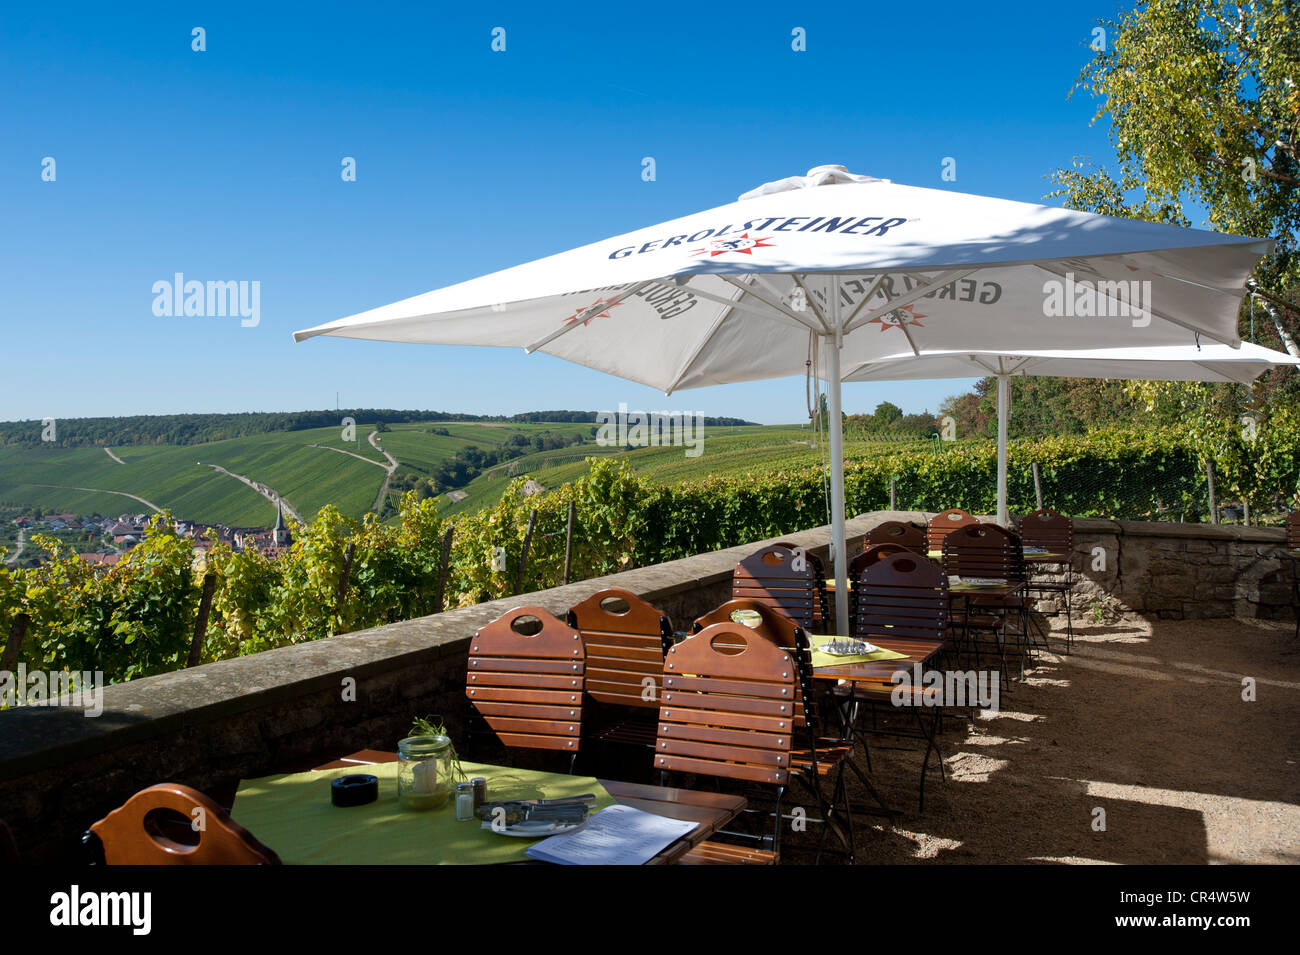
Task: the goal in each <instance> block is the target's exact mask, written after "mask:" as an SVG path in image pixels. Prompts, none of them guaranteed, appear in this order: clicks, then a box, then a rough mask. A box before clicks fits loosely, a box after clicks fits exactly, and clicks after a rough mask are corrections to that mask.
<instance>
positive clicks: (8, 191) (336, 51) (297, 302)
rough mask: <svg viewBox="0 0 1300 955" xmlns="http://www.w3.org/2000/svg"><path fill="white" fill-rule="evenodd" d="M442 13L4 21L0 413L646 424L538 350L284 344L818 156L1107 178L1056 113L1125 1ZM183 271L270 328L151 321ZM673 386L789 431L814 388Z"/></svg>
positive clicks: (1016, 194)
mask: <svg viewBox="0 0 1300 955" xmlns="http://www.w3.org/2000/svg"><path fill="white" fill-rule="evenodd" d="M440 7H442V5H438V7H435V6H434V5H431V4H411V5H409V6H402V5H396V4H392V5H390V4H383V5H366V4H354V3H348V4H330V3H320V4H316V5H312V6H310V7H298V8H289V7H286V8H282V9H277V8H275V7H274V6H273V5H271V4H266V3H260V4H239V3H221V4H210V5H205V4H197V5H190V4H133V5H125V4H124V5H108V6H105V5H100V4H96V5H81V6H79V5H77V4H60V5H54V6H51V5H46V4H32V5H23V6H18V5H14V4H9V5H6V6H5V7H4V9H3V12H0V89H3V90H4V91H5V92H4V95H3V97H0V129H2V130H3V137H2V138H0V281H2V282H3V286H4V293H3V296H2V297H0V322H2V323H3V332H4V339H3V340H4V350H3V354H4V359H3V361H2V362H0V371H2V374H3V378H4V387H3V390H2V391H0V419H3V420H13V419H22V418H41V417H47V416H54V417H73V416H81V415H126V414H154V413H174V412H185V411H205V412H211V411H248V410H261V411H275V410H296V409H305V408H326V407H331V406H332V405H333V404H334V401H335V393H336V392H337V393H339V398H340V401H341V402H342V404H343V406H344V407H390V408H393V407H395V408H435V409H444V410H456V411H468V412H479V413H486V414H509V413H513V412H517V411H526V410H533V409H542V408H587V409H598V408H612V407H616V406H617V405H618V403H619V402H627V403H628V404H629V405H630V406H631V407H634V408H635V407H660V406H662V405H663V402H664V400H665V399H664V398H663V396H662V394H661V393H659V392H657V391H654V390H652V389H649V388H644V387H641V386H637V385H633V384H630V383H627V382H624V381H621V380H618V379H616V378H612V377H609V376H606V375H601V374H599V373H596V372H593V371H589V370H586V369H583V368H579V367H576V366H574V365H570V364H567V363H565V362H561V361H559V360H557V359H553V358H550V357H548V356H543V355H534V356H531V357H529V356H525V355H524V354H523V353H522V352H520V351H514V350H503V349H473V348H439V347H429V346H411V345H395V344H386V343H377V342H359V341H348V340H344V339H336V340H327V339H317V340H312V341H309V342H306V343H303V344H298V345H295V344H294V343H293V342H292V340H291V338H290V333H291V332H292V331H293V330H294V329H299V328H306V327H309V326H312V325H317V324H320V323H322V322H325V321H329V320H331V319H334V318H338V317H341V316H344V315H348V314H351V313H354V312H357V311H361V310H363V309H366V308H370V307H373V306H376V305H381V304H384V303H387V302H390V301H394V300H397V299H399V298H404V297H406V296H409V295H414V294H418V293H420V292H425V291H428V290H430V289H433V288H438V287H440V286H443V285H447V284H450V283H452V282H457V281H460V280H463V279H467V278H472V277H474V276H476V275H480V274H483V273H486V272H490V271H494V270H496V269H500V268H505V267H508V266H511V265H515V264H518V263H520V262H523V261H527V260H530V259H535V258H539V257H541V256H544V255H549V254H551V253H553V252H558V251H562V250H564V249H567V248H570V247H572V246H576V245H580V244H583V243H586V242H590V241H594V240H596V239H600V238H604V237H606V236H610V235H615V234H618V233H621V232H625V231H628V230H630V229H633V228H637V227H640V226H644V225H647V224H650V223H653V222H656V221H659V220H662V219H667V218H670V217H673V216H677V215H682V214H686V213H688V212H692V211H696V210H698V209H703V208H708V207H710V206H714V205H719V204H722V203H725V202H729V201H731V200H733V199H734V198H735V197H736V196H737V195H739V194H740V193H741V192H743V191H745V190H747V189H749V188H752V187H753V186H756V185H759V184H761V183H763V182H767V181H770V180H773V179H779V178H782V177H785V176H789V175H796V174H802V173H803V172H805V171H806V170H807V169H809V168H810V167H812V166H816V165H821V164H824V163H840V164H843V165H845V166H848V167H849V169H850V170H851V171H853V172H858V173H866V174H870V175H875V176H881V177H884V178H888V179H893V180H894V181H896V182H902V183H907V184H911V185H919V186H929V187H933V188H948V189H954V190H957V191H961V192H972V193H981V194H986V195H992V196H1000V197H1004V198H1008V199H1017V200H1023V201H1030V202H1037V201H1043V196H1044V195H1045V194H1046V193H1047V192H1048V191H1049V190H1050V185H1049V184H1048V182H1047V181H1046V179H1045V178H1044V177H1045V176H1046V174H1047V173H1049V172H1050V171H1051V170H1052V169H1053V168H1055V167H1056V166H1058V165H1068V164H1069V162H1070V160H1071V159H1072V157H1074V156H1076V155H1087V156H1092V157H1095V158H1097V159H1099V160H1103V161H1106V162H1107V163H1108V164H1109V163H1110V149H1109V147H1108V144H1107V142H1106V137H1105V129H1104V127H1103V126H1102V125H1097V126H1090V125H1089V119H1090V118H1091V116H1092V113H1093V111H1094V108H1093V105H1092V103H1091V102H1090V101H1089V100H1088V99H1087V97H1086V96H1084V95H1083V94H1082V93H1078V94H1076V95H1075V96H1074V98H1073V99H1067V94H1068V93H1069V91H1070V89H1071V87H1072V85H1073V83H1074V81H1075V79H1076V77H1077V76H1078V73H1079V71H1080V69H1081V68H1082V66H1083V65H1084V64H1085V63H1086V62H1087V60H1088V59H1089V56H1090V51H1089V50H1088V43H1089V41H1090V40H1091V38H1092V34H1091V31H1092V28H1093V27H1094V26H1095V25H1096V23H1097V21H1098V19H1099V18H1103V17H1112V16H1114V15H1115V13H1116V12H1117V7H1116V6H1115V5H1113V4H1107V3H1101V4H1095V3H1078V4H1068V3H1067V4H1041V3H1025V4H1005V5H1002V6H1001V7H1000V8H999V9H996V10H989V9H987V8H986V7H984V5H969V6H967V5H964V4H961V5H959V4H941V3H939V4H833V5H822V6H815V5H814V6H812V7H809V6H807V5H803V4H763V3H751V4H745V5H740V6H738V5H732V4H695V3H681V4H671V3H668V4H654V5H645V4H599V5H590V6H581V7H579V6H572V7H564V8H559V7H552V6H549V5H548V6H546V7H543V6H541V5H522V4H521V5H508V4H482V5H465V6H464V7H462V8H460V9H459V10H455V11H449V10H447V9H441V8H440ZM194 27H202V28H203V29H204V30H205V31H206V46H207V49H206V50H205V51H204V52H195V51H193V50H192V49H191V43H192V36H191V31H192V29H193V28H194ZM494 27H503V28H504V29H505V31H506V51H505V52H504V53H497V52H493V51H492V49H491V43H492V30H493V28H494ZM795 27H802V28H804V30H805V31H806V35H807V50H806V52H799V53H796V52H794V51H792V49H791V31H792V30H793V29H794V28H795ZM345 156H351V157H354V158H355V160H356V170H357V178H356V181H355V182H344V181H343V180H342V179H341V177H340V168H341V162H342V159H343V157H345ZM645 156H652V157H654V159H655V161H656V166H657V178H656V180H655V181H654V182H645V181H643V180H642V178H641V168H642V167H641V160H642V158H643V157H645ZM45 157H52V158H53V159H54V160H55V171H56V179H55V181H53V182H45V181H42V178H41V173H42V162H43V160H44V158H45ZM944 157H953V158H955V159H956V161H957V180H956V182H953V183H944V182H942V181H941V180H940V168H941V162H942V160H943V158H944ZM176 272H182V273H184V274H185V275H186V277H187V278H193V279H199V280H209V279H220V280H236V281H238V280H247V281H253V280H256V281H258V282H260V284H261V320H260V323H259V324H258V325H257V326H256V327H247V328H246V327H242V326H241V324H240V322H239V320H238V319H237V318H189V319H186V318H176V317H158V316H155V315H154V313H153V310H152V305H153V299H154V295H153V292H152V286H153V283H155V282H157V281H160V280H170V279H171V277H172V276H173V274H174V273H176ZM969 385H970V382H955V381H948V382H932V383H926V382H920V383H896V384H872V385H861V384H859V385H849V386H846V389H845V408H846V410H848V411H850V412H852V411H864V410H865V411H869V410H871V409H872V408H874V407H875V405H876V404H877V403H878V402H880V401H882V400H886V399H887V400H891V401H894V402H895V403H896V404H899V405H901V406H902V407H903V408H904V409H905V410H907V411H920V410H922V409H923V408H928V409H929V410H931V411H934V410H937V407H938V404H939V402H940V401H941V400H942V399H943V398H944V397H945V396H946V395H949V394H953V393H956V392H959V391H963V390H966V388H968V387H969ZM669 401H678V402H684V403H686V404H689V405H690V406H691V408H692V409H693V410H700V411H703V412H705V413H706V414H713V415H734V416H738V417H744V418H749V419H751V420H757V421H762V422H765V423H776V422H793V421H799V420H804V419H806V411H805V410H804V407H805V406H804V382H803V380H802V379H783V380H777V381H769V382H758V383H750V384H743V385H732V386H726V387H718V388H707V389H699V390H695V391H688V392H681V393H679V394H678V395H674V396H673V398H672V399H669Z"/></svg>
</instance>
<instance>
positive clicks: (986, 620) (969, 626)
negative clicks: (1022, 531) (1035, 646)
mask: <svg viewBox="0 0 1300 955" xmlns="http://www.w3.org/2000/svg"><path fill="white" fill-rule="evenodd" d="M943 570H944V573H946V574H948V575H949V576H950V577H952V576H956V577H962V578H984V579H990V580H1002V581H1006V582H1007V583H1023V582H1024V581H1025V563H1024V555H1023V552H1022V550H1021V544H1020V538H1019V536H1017V535H1016V534H1014V533H1012V532H1011V531H1008V530H1006V529H1005V528H1002V527H1000V526H998V525H997V524H980V523H975V524H968V525H965V526H963V527H961V528H960V529H958V530H956V531H953V532H952V533H950V534H948V535H947V536H946V537H945V538H944V543H943ZM1013 617H1014V618H1017V619H1018V620H1019V621H1020V626H1019V627H1017V626H1015V625H1013V623H1012V618H1013ZM1027 621H1028V611H1027V607H1026V604H1025V600H1024V598H1023V596H1020V595H1018V594H1012V595H1011V596H1008V597H1001V596H994V595H984V594H972V595H970V596H968V597H967V599H966V606H965V609H964V610H962V611H958V612H955V613H953V614H952V616H951V618H950V621H949V622H950V623H951V624H952V625H954V626H956V627H959V628H960V629H961V631H962V633H963V634H964V635H965V636H966V637H967V638H968V641H969V643H968V645H969V646H970V647H971V648H972V649H974V650H975V655H976V663H977V665H978V661H979V650H980V641H979V640H978V639H977V637H976V635H977V634H980V633H988V634H990V635H991V636H992V638H993V644H994V646H995V648H996V650H997V654H998V660H999V664H1000V666H1001V669H1002V674H1003V677H1004V678H1005V682H1006V685H1007V687H1008V689H1009V688H1010V685H1011V679H1010V673H1009V671H1008V669H1007V646H1008V642H1009V639H1014V640H1015V641H1016V654H1017V658H1018V659H1019V663H1020V675H1021V676H1022V677H1023V676H1024V658H1025V652H1026V649H1027V648H1026V646H1025V644H1024V641H1025V640H1026V639H1027V633H1026V624H1027Z"/></svg>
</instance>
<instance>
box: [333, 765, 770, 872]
mask: <svg viewBox="0 0 1300 955" xmlns="http://www.w3.org/2000/svg"><path fill="white" fill-rule="evenodd" d="M396 759H397V754H396V753H389V752H385V751H383V750H377V749H363V750H361V751H360V752H356V753H351V754H349V755H347V756H343V757H341V758H339V759H336V760H333V761H332V762H329V763H325V764H324V765H321V766H317V767H315V768H316V769H341V768H343V767H345V766H357V767H361V766H369V765H374V764H375V763H391V762H394V761H395V760H396ZM597 782H599V783H600V784H601V785H602V786H604V787H605V791H606V792H608V793H609V794H610V795H611V796H613V797H614V801H615V802H617V803H620V804H621V805H624V806H631V807H632V808H633V809H640V810H642V811H643V812H652V813H654V814H655V815H657V816H667V817H668V818H670V819H681V820H683V821H687V822H693V823H696V826H695V829H693V830H692V831H691V832H689V833H687V834H686V835H685V836H683V837H682V838H680V839H678V840H677V841H676V842H674V843H672V844H671V845H670V846H668V847H667V848H666V849H664V850H663V852H661V853H659V854H658V855H657V856H655V857H654V858H653V859H651V860H650V861H649V862H648V863H646V864H647V865H670V864H672V863H674V862H676V861H677V860H678V859H680V858H681V857H682V856H683V855H685V854H686V853H687V852H689V851H690V850H691V849H693V848H695V847H696V846H697V845H699V844H700V843H702V842H704V841H706V840H707V839H708V838H709V837H710V836H712V835H713V834H714V833H715V832H717V831H718V830H719V829H721V828H723V827H724V826H726V825H727V823H729V822H731V820H733V819H735V818H736V817H737V816H738V815H740V814H741V813H742V812H743V811H744V809H745V806H746V805H748V803H747V801H746V799H745V797H744V796H731V795H727V794H726V793H709V792H699V791H697V790H694V789H674V788H670V787H664V786H646V785H642V784H640V783H625V782H621V781H619V780H614V779H598V780H597Z"/></svg>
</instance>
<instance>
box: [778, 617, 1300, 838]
mask: <svg viewBox="0 0 1300 955" xmlns="http://www.w3.org/2000/svg"><path fill="white" fill-rule="evenodd" d="M1075 633H1076V641H1075V645H1074V650H1073V652H1072V653H1071V654H1069V655H1065V654H1063V653H1060V652H1059V651H1060V650H1061V649H1063V646H1064V642H1063V639H1062V636H1063V635H1062V634H1060V633H1057V634H1054V635H1053V639H1052V646H1053V648H1054V649H1055V650H1057V651H1058V652H1050V653H1041V654H1040V655H1039V657H1038V659H1037V660H1036V662H1035V665H1034V668H1033V669H1032V670H1031V671H1029V672H1028V673H1027V674H1026V679H1025V681H1024V682H1023V683H1020V682H1017V683H1014V684H1013V688H1012V690H1011V692H1009V693H1007V692H1003V693H1002V696H1001V699H1000V701H999V702H1000V707H999V709H998V711H997V712H996V713H994V712H990V711H985V712H982V713H980V714H979V716H978V717H977V718H976V719H975V720H974V722H973V723H971V722H968V721H967V720H965V719H962V718H955V719H954V718H948V719H946V720H945V724H944V730H943V732H942V733H941V734H940V737H939V741H940V748H941V751H942V753H943V756H944V765H945V770H946V773H947V780H946V781H945V782H941V781H940V778H939V774H938V772H937V767H936V766H935V764H934V762H933V760H932V762H931V765H930V773H929V778H928V781H927V784H926V793H925V796H926V799H925V811H924V813H919V812H918V808H917V784H918V777H919V773H920V766H921V754H922V751H923V750H922V746H921V744H920V743H919V742H917V741H902V740H896V739H895V740H890V739H887V738H882V737H877V736H872V737H869V738H868V741H869V745H870V747H871V759H872V767H873V771H872V772H871V773H870V778H871V780H872V782H873V784H874V785H875V786H876V788H877V790H878V791H879V792H880V794H881V795H882V797H883V798H884V800H885V802H886V803H887V804H889V805H891V806H893V807H895V808H899V809H902V810H903V813H902V815H901V816H898V817H897V818H895V820H894V821H893V823H892V825H886V824H882V823H881V822H880V820H879V819H875V820H866V819H864V820H863V822H864V825H859V826H858V831H857V847H858V852H857V858H858V862H859V864H881V863H886V864H905V863H931V862H946V863H982V864H991V863H1078V864H1088V863H1091V864H1107V863H1110V864H1131V863H1170V864H1210V863H1214V864H1219V863H1296V862H1300V774H1298V773H1297V760H1300V729H1298V727H1300V641H1297V640H1296V639H1295V637H1294V633H1295V626H1294V624H1293V623H1274V622H1266V621H1258V620H1237V619H1226V620H1204V621H1148V620H1142V619H1124V620H1120V621H1118V622H1114V623H1107V624H1103V625H1085V626H1081V627H1076V630H1075ZM1247 677H1249V678H1252V679H1253V681H1254V697H1255V699H1254V701H1253V702H1247V701H1245V700H1243V693H1244V692H1246V688H1245V687H1244V686H1243V680H1244V679H1245V678H1247ZM857 758H858V760H859V763H861V762H862V756H861V752H860V751H859V753H858V754H857ZM850 789H851V792H852V794H853V796H854V798H855V799H866V798H867V797H866V794H865V790H864V789H863V788H862V787H861V785H860V784H857V783H856V781H855V783H854V785H853V786H851V787H850ZM1098 809H1100V810H1104V831H1101V825H1100V824H1101V822H1102V821H1103V818H1102V817H1101V816H1100V815H1099V814H1098V813H1097V810H1098ZM819 833H820V827H819V826H816V825H812V824H809V825H808V831H807V832H805V833H803V834H792V835H791V836H789V837H786V843H785V846H784V848H785V849H793V848H795V847H796V846H797V845H800V844H807V842H808V841H809V840H810V839H813V840H814V841H815V836H816V835H817V834H819ZM783 855H784V856H785V858H786V859H788V861H790V862H794V863H798V862H801V861H811V859H810V857H808V856H806V855H804V854H802V853H798V852H784V853H783Z"/></svg>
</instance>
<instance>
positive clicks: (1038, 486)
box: [1030, 461, 1043, 511]
mask: <svg viewBox="0 0 1300 955" xmlns="http://www.w3.org/2000/svg"><path fill="white" fill-rule="evenodd" d="M1030 468H1031V469H1032V470H1033V472H1034V500H1035V501H1036V502H1037V503H1038V509H1039V510H1040V511H1041V510H1042V509H1043V478H1042V475H1040V474H1039V473H1038V462H1037V461H1035V462H1033V463H1032V464H1031V465H1030Z"/></svg>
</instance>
